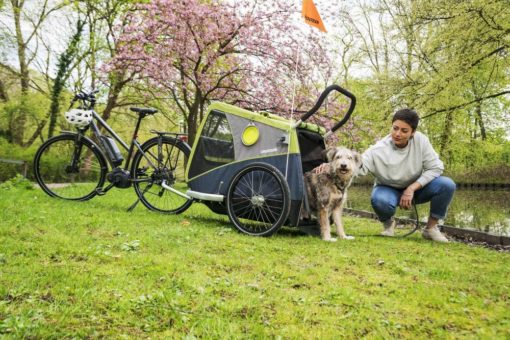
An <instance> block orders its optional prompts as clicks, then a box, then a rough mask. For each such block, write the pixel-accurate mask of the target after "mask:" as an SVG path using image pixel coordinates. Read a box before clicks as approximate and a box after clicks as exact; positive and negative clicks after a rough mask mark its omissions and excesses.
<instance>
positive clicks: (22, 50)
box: [11, 0, 30, 145]
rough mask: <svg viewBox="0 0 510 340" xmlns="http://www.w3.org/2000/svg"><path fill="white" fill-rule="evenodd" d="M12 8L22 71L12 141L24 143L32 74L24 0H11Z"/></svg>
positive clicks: (13, 116) (13, 120)
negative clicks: (23, 23) (23, 25)
mask: <svg viewBox="0 0 510 340" xmlns="http://www.w3.org/2000/svg"><path fill="white" fill-rule="evenodd" d="M11 3H12V10H13V14H14V25H15V28H16V43H17V47H18V60H19V71H20V85H21V105H20V110H19V111H18V114H17V115H16V114H14V115H12V117H11V119H12V121H11V127H12V141H13V143H15V144H18V145H23V137H24V133H25V124H26V121H27V116H26V112H25V106H26V96H27V95H28V89H29V83H30V74H29V70H28V65H27V56H26V50H27V46H26V44H25V41H24V40H23V32H22V30H21V11H22V9H23V5H24V1H16V0H11Z"/></svg>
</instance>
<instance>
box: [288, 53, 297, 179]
mask: <svg viewBox="0 0 510 340" xmlns="http://www.w3.org/2000/svg"><path fill="white" fill-rule="evenodd" d="M300 47H301V45H300V44H298V46H297V48H296V67H295V68H294V76H293V77H292V100H291V106H290V122H289V132H288V135H287V136H288V137H287V138H288V139H289V140H288V146H287V163H286V165H285V179H287V175H288V172H289V158H290V142H291V141H290V135H291V132H292V129H293V128H294V109H295V108H294V104H295V100H296V79H297V73H298V65H299V52H300Z"/></svg>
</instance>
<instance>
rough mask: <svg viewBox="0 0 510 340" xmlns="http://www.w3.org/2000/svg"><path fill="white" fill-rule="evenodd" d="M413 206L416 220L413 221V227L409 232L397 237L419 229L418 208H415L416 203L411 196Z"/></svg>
mask: <svg viewBox="0 0 510 340" xmlns="http://www.w3.org/2000/svg"><path fill="white" fill-rule="evenodd" d="M413 208H414V214H415V216H416V221H415V225H414V229H413V230H411V231H410V232H408V233H406V234H404V235H401V236H397V237H399V238H402V237H407V236H409V235H412V234H414V233H415V232H416V231H417V230H419V229H421V228H420V218H419V217H418V208H416V203H414V198H413Z"/></svg>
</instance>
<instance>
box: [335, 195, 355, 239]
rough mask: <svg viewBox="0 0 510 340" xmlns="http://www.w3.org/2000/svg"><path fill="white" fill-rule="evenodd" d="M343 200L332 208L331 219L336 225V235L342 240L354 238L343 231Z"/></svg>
mask: <svg viewBox="0 0 510 340" xmlns="http://www.w3.org/2000/svg"><path fill="white" fill-rule="evenodd" d="M343 209H344V208H343V202H342V204H341V205H340V206H339V207H337V208H336V209H335V210H333V220H334V221H335V225H336V235H337V236H338V237H339V238H341V239H344V240H354V236H347V235H346V234H345V231H344V224H343V221H342V211H343Z"/></svg>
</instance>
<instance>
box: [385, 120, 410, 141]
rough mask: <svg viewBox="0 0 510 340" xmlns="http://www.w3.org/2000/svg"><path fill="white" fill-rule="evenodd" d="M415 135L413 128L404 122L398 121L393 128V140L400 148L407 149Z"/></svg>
mask: <svg viewBox="0 0 510 340" xmlns="http://www.w3.org/2000/svg"><path fill="white" fill-rule="evenodd" d="M413 135H414V131H413V128H412V127H411V125H409V124H407V123H406V122H404V121H403V120H398V119H397V120H396V121H394V122H393V125H392V127H391V139H392V140H393V143H394V144H395V146H396V147H398V148H404V147H406V145H407V143H409V139H410V138H411V137H412V136H413Z"/></svg>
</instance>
